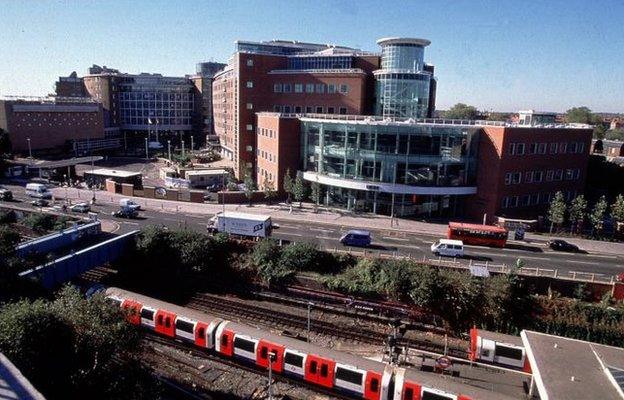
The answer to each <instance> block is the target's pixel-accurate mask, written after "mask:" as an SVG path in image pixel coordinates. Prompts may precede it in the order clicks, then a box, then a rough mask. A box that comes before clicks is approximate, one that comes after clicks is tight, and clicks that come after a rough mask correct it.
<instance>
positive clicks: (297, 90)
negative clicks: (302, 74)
mask: <svg viewBox="0 0 624 400" xmlns="http://www.w3.org/2000/svg"><path fill="white" fill-rule="evenodd" d="M295 93H303V83H295Z"/></svg>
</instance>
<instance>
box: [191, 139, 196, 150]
mask: <svg viewBox="0 0 624 400" xmlns="http://www.w3.org/2000/svg"><path fill="white" fill-rule="evenodd" d="M194 148H195V144H194V143H193V135H191V153H192V152H193V149H194Z"/></svg>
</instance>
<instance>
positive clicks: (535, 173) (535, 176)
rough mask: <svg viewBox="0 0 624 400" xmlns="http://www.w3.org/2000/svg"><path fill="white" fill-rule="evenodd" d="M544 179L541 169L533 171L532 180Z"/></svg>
mask: <svg viewBox="0 0 624 400" xmlns="http://www.w3.org/2000/svg"><path fill="white" fill-rule="evenodd" d="M542 179H544V172H543V171H533V182H536V183H539V182H541V181H542Z"/></svg>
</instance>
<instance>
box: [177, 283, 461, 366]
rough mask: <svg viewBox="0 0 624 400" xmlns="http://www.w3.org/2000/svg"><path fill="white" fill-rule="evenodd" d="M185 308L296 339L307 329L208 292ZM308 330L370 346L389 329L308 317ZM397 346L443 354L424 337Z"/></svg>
mask: <svg viewBox="0 0 624 400" xmlns="http://www.w3.org/2000/svg"><path fill="white" fill-rule="evenodd" d="M187 307H191V308H195V309H197V310H200V311H204V312H207V313H211V314H217V315H219V316H221V317H225V318H230V319H231V318H232V316H236V317H239V318H240V319H241V320H244V321H245V322H256V323H261V324H265V325H268V326H270V327H273V328H275V327H276V326H283V327H288V328H291V329H294V330H296V332H297V334H298V335H297V336H296V337H297V338H300V339H301V338H305V332H306V331H307V318H306V317H302V316H299V315H296V314H291V313H286V312H283V311H277V310H273V309H268V308H264V307H260V306H257V305H251V304H246V303H242V302H239V301H236V300H232V299H225V298H223V297H219V296H214V295H210V294H198V295H195V296H194V297H193V298H191V300H190V302H189V303H188V304H187ZM310 332H314V333H318V334H322V335H327V336H330V337H336V338H342V339H346V340H351V341H353V342H357V343H366V344H372V345H381V346H386V345H387V339H388V335H389V334H391V332H390V330H388V331H386V332H381V331H379V330H372V329H369V328H365V327H357V329H349V328H346V327H344V326H341V325H338V324H334V323H332V322H328V321H324V320H319V319H310ZM395 345H396V346H398V347H407V348H410V349H417V350H423V351H427V352H430V353H436V354H440V355H442V354H443V353H444V350H445V349H444V347H445V346H444V345H443V344H440V343H436V342H433V341H429V340H426V339H414V338H398V339H396V341H395ZM446 354H447V355H449V356H452V357H455V358H457V359H465V360H467V359H468V354H467V352H466V351H465V350H464V349H460V348H454V347H450V348H447V349H446Z"/></svg>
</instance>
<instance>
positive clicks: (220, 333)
mask: <svg viewBox="0 0 624 400" xmlns="http://www.w3.org/2000/svg"><path fill="white" fill-rule="evenodd" d="M224 325H225V324H224ZM224 325H221V326H219V327H218V328H217V334H216V337H215V349H216V350H217V351H218V352H219V353H221V354H223V355H225V356H228V357H232V356H233V355H234V331H232V330H230V329H225V326H224Z"/></svg>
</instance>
